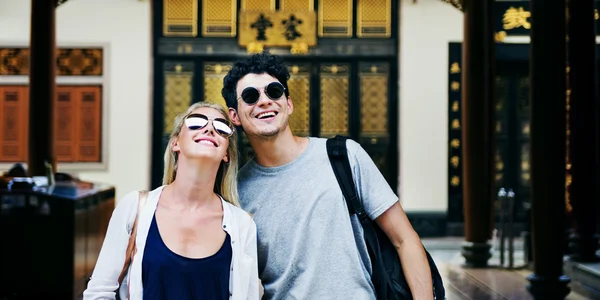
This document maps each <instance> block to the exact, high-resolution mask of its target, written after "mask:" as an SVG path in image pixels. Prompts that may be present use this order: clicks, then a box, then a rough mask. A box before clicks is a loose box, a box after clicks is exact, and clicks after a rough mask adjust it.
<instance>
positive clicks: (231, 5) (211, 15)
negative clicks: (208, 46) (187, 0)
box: [202, 0, 237, 37]
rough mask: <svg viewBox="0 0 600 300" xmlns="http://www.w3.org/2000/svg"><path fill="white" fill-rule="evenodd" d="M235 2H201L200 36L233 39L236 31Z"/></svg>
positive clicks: (230, 0) (212, 0) (208, 0)
mask: <svg viewBox="0 0 600 300" xmlns="http://www.w3.org/2000/svg"><path fill="white" fill-rule="evenodd" d="M236 19H237V1H235V0H219V1H214V0H202V35H204V36H214V37H234V36H235V35H236V31H237V28H236V26H237V23H236Z"/></svg>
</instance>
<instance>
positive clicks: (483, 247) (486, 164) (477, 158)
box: [461, 0, 495, 267]
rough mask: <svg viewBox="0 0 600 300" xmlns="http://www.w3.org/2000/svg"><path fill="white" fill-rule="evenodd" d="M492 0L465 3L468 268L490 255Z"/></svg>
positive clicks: (463, 250)
mask: <svg viewBox="0 0 600 300" xmlns="http://www.w3.org/2000/svg"><path fill="white" fill-rule="evenodd" d="M492 4H493V1H492V0H478V1H468V2H465V6H464V25H463V26H464V37H463V51H462V53H463V58H462V61H463V72H462V85H463V88H462V99H463V104H462V123H463V124H462V127H463V135H462V139H463V142H462V145H463V146H462V151H463V152H462V156H463V162H464V169H463V172H464V175H463V178H464V181H463V182H464V184H463V195H464V199H463V209H464V216H465V241H464V242H463V245H462V248H461V254H462V255H463V256H464V258H465V260H466V265H467V266H470V267H485V266H487V264H488V260H489V259H490V257H491V252H490V249H491V245H490V243H489V242H488V241H489V240H490V238H491V235H492V212H493V205H492V203H493V202H492V199H493V190H492V182H493V181H492V180H493V169H492V153H493V151H492V149H493V148H492V137H493V131H492V122H493V120H492V103H493V95H494V80H493V79H494V73H495V71H494V70H495V68H494V48H495V42H494V30H493V15H492Z"/></svg>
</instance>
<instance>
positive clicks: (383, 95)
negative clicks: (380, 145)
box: [359, 63, 389, 138]
mask: <svg viewBox="0 0 600 300" xmlns="http://www.w3.org/2000/svg"><path fill="white" fill-rule="evenodd" d="M388 77H389V75H388V65H387V64H385V63H372V64H366V63H365V64H361V66H360V72H359V78H360V107H361V114H360V123H361V137H363V138H364V137H371V138H379V137H385V138H387V137H388Z"/></svg>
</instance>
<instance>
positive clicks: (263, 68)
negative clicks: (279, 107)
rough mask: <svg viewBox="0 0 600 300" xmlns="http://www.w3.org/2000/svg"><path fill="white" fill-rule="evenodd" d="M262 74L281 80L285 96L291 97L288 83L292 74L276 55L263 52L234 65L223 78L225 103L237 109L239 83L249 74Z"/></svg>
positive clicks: (222, 93) (222, 92) (222, 90)
mask: <svg viewBox="0 0 600 300" xmlns="http://www.w3.org/2000/svg"><path fill="white" fill-rule="evenodd" d="M250 73H253V74H262V73H267V74H269V75H271V76H273V77H275V78H277V80H279V82H281V84H283V86H284V87H285V96H286V97H289V95H290V94H289V91H288V88H287V81H288V79H289V78H290V73H289V72H288V69H287V67H286V66H285V65H284V64H283V62H282V61H281V59H280V58H279V57H277V56H275V55H272V54H269V53H266V52H263V53H260V54H253V55H252V56H250V57H248V58H246V59H243V60H240V61H237V62H236V63H234V64H233V67H232V68H231V70H230V71H229V72H228V73H227V75H226V76H225V78H223V89H221V95H222V96H223V98H224V99H225V103H227V106H228V107H230V108H237V96H236V88H237V83H238V81H239V80H240V79H241V78H242V77H244V76H246V75H247V74H250Z"/></svg>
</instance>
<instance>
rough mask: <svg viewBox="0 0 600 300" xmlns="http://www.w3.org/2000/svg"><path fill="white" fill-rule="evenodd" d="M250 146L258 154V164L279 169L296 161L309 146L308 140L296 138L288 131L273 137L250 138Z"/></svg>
mask: <svg viewBox="0 0 600 300" xmlns="http://www.w3.org/2000/svg"><path fill="white" fill-rule="evenodd" d="M248 138H249V140H250V144H251V145H252V149H253V150H254V153H255V154H256V163H258V164H259V165H261V166H263V167H277V166H281V165H285V164H287V163H289V162H291V161H293V160H294V159H296V158H297V157H298V156H300V154H302V152H304V150H305V149H306V146H307V145H308V142H309V141H308V138H304V137H299V136H294V135H293V134H292V132H291V130H289V128H288V129H286V130H285V131H283V132H281V133H280V134H278V135H276V136H274V137H271V138H264V137H257V136H249V137H248Z"/></svg>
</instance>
